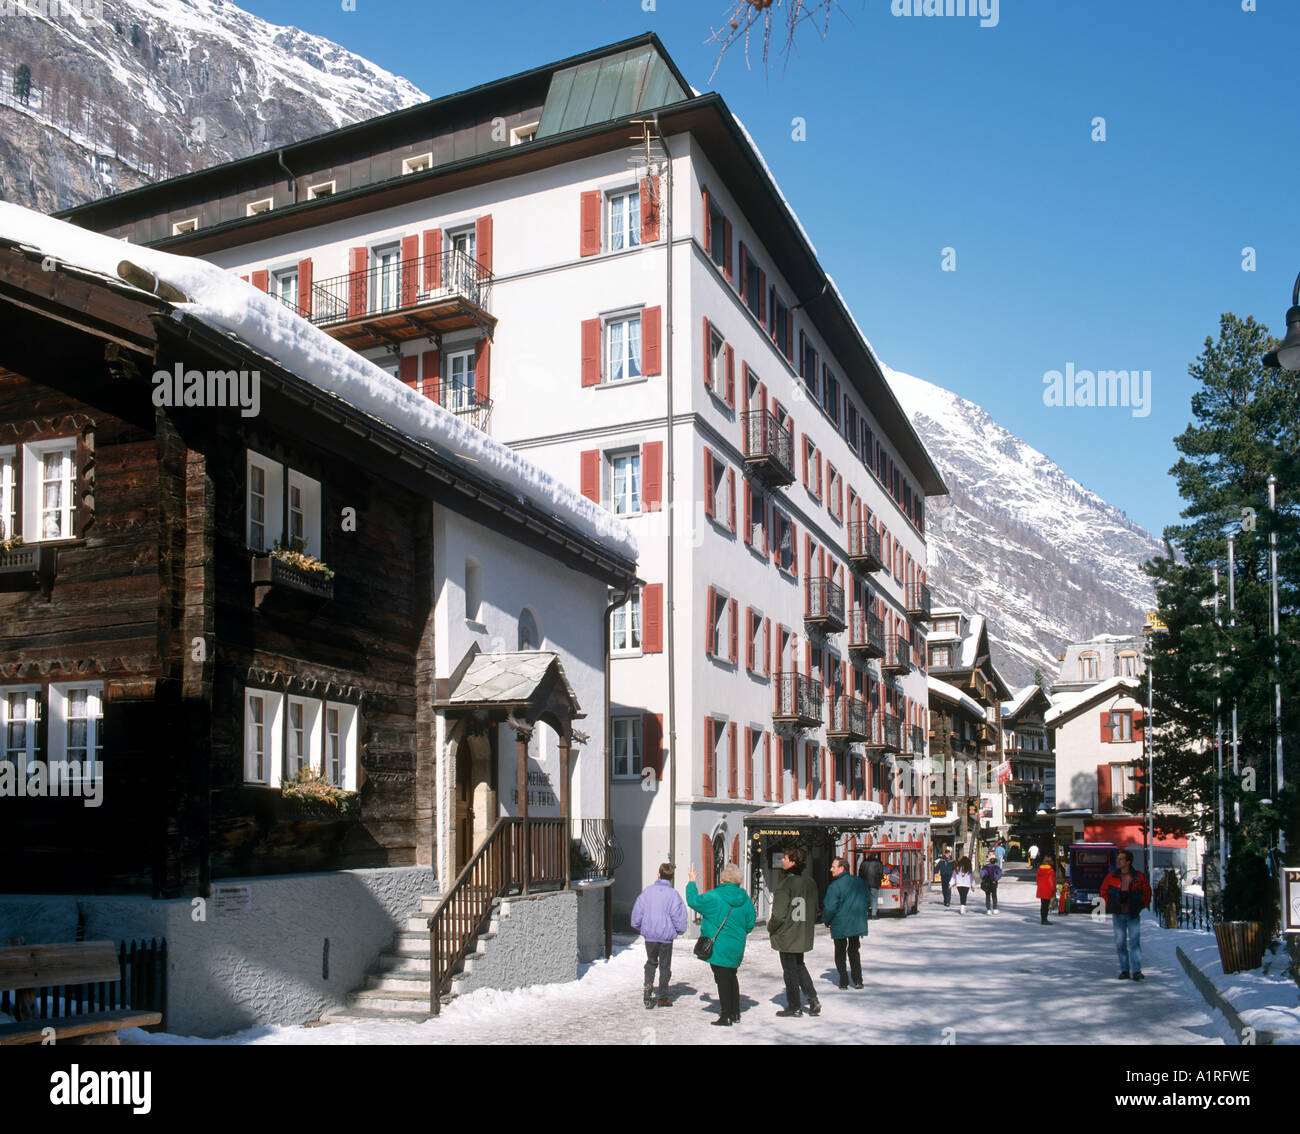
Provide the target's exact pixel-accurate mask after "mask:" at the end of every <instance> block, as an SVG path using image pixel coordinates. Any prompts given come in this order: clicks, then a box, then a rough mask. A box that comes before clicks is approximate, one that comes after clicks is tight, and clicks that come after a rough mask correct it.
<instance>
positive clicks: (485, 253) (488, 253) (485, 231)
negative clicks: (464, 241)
mask: <svg viewBox="0 0 1300 1134" xmlns="http://www.w3.org/2000/svg"><path fill="white" fill-rule="evenodd" d="M474 250H475V252H476V254H477V255H478V262H479V265H480V266H481V267H482V268H483V270H484V271H485V272H488V273H490V272H491V271H492V214H491V213H488V214H487V216H484V217H479V218H478V220H477V221H475V222H474Z"/></svg>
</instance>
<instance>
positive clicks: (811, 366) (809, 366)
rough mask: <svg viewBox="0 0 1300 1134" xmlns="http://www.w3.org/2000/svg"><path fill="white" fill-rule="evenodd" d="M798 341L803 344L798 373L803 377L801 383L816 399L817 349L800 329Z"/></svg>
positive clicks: (814, 399)
mask: <svg viewBox="0 0 1300 1134" xmlns="http://www.w3.org/2000/svg"><path fill="white" fill-rule="evenodd" d="M799 342H800V343H801V344H802V346H803V353H802V355H801V357H800V360H799V373H800V375H801V376H802V377H803V383H804V385H805V386H807V387H808V389H809V391H810V392H811V393H812V397H813V401H816V400H817V351H816V349H815V348H814V347H813V345H812V343H810V342H809V341H808V339H807V338H806V337H805V335H804V333H803V332H802V331H800V332H799Z"/></svg>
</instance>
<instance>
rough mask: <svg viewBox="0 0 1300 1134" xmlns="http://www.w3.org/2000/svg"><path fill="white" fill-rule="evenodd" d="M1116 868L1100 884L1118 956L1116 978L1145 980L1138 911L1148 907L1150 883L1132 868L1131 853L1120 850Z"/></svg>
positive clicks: (1140, 920) (1140, 922) (1140, 914)
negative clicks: (1117, 976) (1117, 974)
mask: <svg viewBox="0 0 1300 1134" xmlns="http://www.w3.org/2000/svg"><path fill="white" fill-rule="evenodd" d="M1116 857H1117V859H1118V862H1119V865H1118V866H1117V867H1116V868H1115V869H1114V870H1112V871H1111V872H1110V873H1109V874H1107V875H1106V878H1105V880H1104V881H1103V882H1102V884H1101V900H1102V901H1103V902H1105V903H1106V912H1107V913H1108V914H1110V915H1111V926H1112V927H1113V928H1114V930H1115V952H1116V953H1118V954H1119V979H1120V980H1128V979H1129V977H1130V974H1131V975H1132V979H1133V980H1145V979H1146V978H1145V977H1144V976H1143V975H1142V911H1143V910H1144V909H1146V908H1147V906H1149V905H1150V904H1151V883H1149V882H1148V881H1147V877H1146V875H1145V874H1143V873H1142V871H1140V870H1134V869H1133V852H1132V851H1126V850H1122V851H1120V852H1119V854H1118V855H1117V856H1116Z"/></svg>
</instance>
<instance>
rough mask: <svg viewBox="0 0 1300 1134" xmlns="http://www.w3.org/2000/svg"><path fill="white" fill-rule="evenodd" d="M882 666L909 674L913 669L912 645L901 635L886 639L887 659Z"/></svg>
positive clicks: (885, 658) (893, 635) (892, 635)
mask: <svg viewBox="0 0 1300 1134" xmlns="http://www.w3.org/2000/svg"><path fill="white" fill-rule="evenodd" d="M880 666H881V668H882V669H887V670H897V671H898V672H899V673H907V672H908V671H909V670H911V668H912V643H911V642H909V641H908V640H907V639H906V638H904V637H903V636H902V635H901V634H891V635H890V636H889V637H888V638H886V639H885V657H884V659H883V660H882V661H881V663H880Z"/></svg>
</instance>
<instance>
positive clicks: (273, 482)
mask: <svg viewBox="0 0 1300 1134" xmlns="http://www.w3.org/2000/svg"><path fill="white" fill-rule="evenodd" d="M254 467H257V468H259V469H261V470H262V473H263V475H264V478H265V479H264V486H265V492H264V500H265V505H266V506H265V509H264V512H263V520H262V540H261V542H260V543H258V542H256V541H254V539H253V468H254ZM284 521H285V516H284V466H283V465H282V464H280V462H279V461H273V460H271V458H270V457H265V456H263V455H262V454H261V453H256V452H254V451H253V450H252V449H249V450H248V456H247V459H246V461H245V465H244V538H245V539H246V540H247V542H248V546H249V547H251V548H252V549H253V550H254V551H260V552H269V551H271V550H272V549H273V548H274V547H275V544H276V541H277V540H279V539H281V538H282V537H283V535H284V530H285V525H284Z"/></svg>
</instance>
